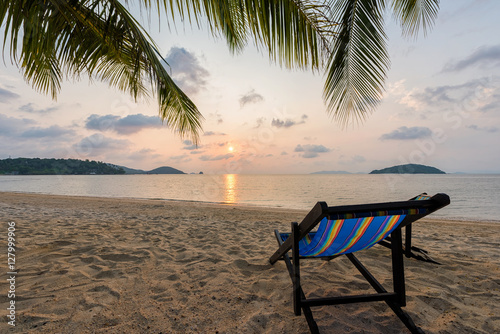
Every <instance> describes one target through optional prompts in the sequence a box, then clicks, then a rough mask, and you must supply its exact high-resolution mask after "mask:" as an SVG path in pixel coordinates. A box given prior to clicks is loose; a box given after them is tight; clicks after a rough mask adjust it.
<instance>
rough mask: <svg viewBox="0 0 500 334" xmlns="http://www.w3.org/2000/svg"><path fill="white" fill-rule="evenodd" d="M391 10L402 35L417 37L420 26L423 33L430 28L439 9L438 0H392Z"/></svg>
mask: <svg viewBox="0 0 500 334" xmlns="http://www.w3.org/2000/svg"><path fill="white" fill-rule="evenodd" d="M392 10H393V14H394V17H395V18H396V20H398V21H400V24H401V27H402V29H403V35H404V36H406V37H410V36H415V37H417V35H418V31H419V29H420V28H422V30H423V32H424V35H426V34H427V32H428V30H429V29H430V28H432V26H433V24H434V20H435V19H436V18H437V13H438V11H439V0H393V1H392Z"/></svg>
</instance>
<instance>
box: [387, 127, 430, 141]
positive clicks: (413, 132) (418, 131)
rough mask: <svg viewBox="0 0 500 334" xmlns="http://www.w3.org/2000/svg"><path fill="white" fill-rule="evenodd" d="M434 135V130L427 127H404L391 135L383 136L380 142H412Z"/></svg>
mask: <svg viewBox="0 0 500 334" xmlns="http://www.w3.org/2000/svg"><path fill="white" fill-rule="evenodd" d="M431 135H432V130H431V129H429V128H427V127H420V126H413V127H411V128H408V127H406V126H402V127H400V128H398V129H397V130H394V131H392V132H390V133H386V134H383V135H382V136H381V137H380V140H410V139H418V138H425V137H429V136H431Z"/></svg>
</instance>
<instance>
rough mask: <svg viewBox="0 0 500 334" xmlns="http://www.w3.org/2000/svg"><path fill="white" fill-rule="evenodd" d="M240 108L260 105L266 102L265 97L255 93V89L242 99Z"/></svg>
mask: <svg viewBox="0 0 500 334" xmlns="http://www.w3.org/2000/svg"><path fill="white" fill-rule="evenodd" d="M239 101H240V106H241V107H244V106H245V105H247V104H249V103H258V102H261V101H264V97H263V96H262V95H260V94H258V93H256V92H255V90H254V89H252V90H251V91H249V92H248V93H246V94H245V95H243V96H242V97H240V100H239Z"/></svg>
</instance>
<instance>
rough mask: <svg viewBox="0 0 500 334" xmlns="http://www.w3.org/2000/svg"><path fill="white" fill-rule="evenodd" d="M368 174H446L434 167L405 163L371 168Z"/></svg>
mask: <svg viewBox="0 0 500 334" xmlns="http://www.w3.org/2000/svg"><path fill="white" fill-rule="evenodd" d="M370 174H446V173H445V172H443V171H442V170H440V169H437V168H435V167H430V166H425V165H419V164H406V165H398V166H392V167H387V168H384V169H376V170H372V171H371V172H370Z"/></svg>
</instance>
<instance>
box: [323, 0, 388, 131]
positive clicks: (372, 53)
mask: <svg viewBox="0 0 500 334" xmlns="http://www.w3.org/2000/svg"><path fill="white" fill-rule="evenodd" d="M383 11H384V2H383V1H376V0H339V1H336V3H335V6H334V7H333V11H332V13H333V17H332V21H335V22H338V23H339V26H338V29H337V30H336V32H337V37H336V39H335V41H334V44H333V47H332V50H333V51H332V53H331V55H330V58H329V60H328V72H327V77H326V82H325V87H324V97H325V99H326V100H327V101H328V109H329V111H330V112H331V113H332V115H333V117H334V118H335V119H337V120H338V121H340V122H341V123H342V124H347V123H348V122H349V120H350V119H356V120H358V121H359V120H362V119H363V118H364V117H365V116H366V115H367V113H368V112H370V111H372V110H373V109H374V108H375V107H376V106H377V104H378V103H379V101H380V98H381V96H382V92H383V84H384V80H385V76H386V71H387V69H388V68H389V64H390V61H389V56H388V54H387V49H386V35H385V33H384V18H383Z"/></svg>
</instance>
